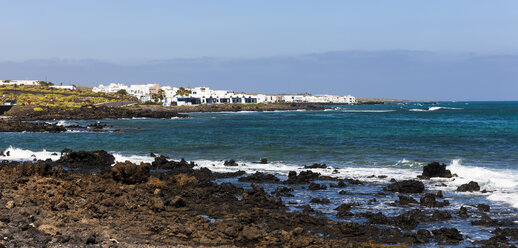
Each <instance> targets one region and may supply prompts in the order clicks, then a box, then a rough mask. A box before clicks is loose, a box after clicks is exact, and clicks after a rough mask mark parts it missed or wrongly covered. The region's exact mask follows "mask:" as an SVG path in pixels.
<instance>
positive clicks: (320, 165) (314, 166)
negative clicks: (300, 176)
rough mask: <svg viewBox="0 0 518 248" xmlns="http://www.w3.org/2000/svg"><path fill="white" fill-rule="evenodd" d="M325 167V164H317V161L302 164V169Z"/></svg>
mask: <svg viewBox="0 0 518 248" xmlns="http://www.w3.org/2000/svg"><path fill="white" fill-rule="evenodd" d="M326 168H327V165H326V164H317V163H315V164H312V165H305V166H304V169H326Z"/></svg>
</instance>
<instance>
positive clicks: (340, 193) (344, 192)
mask: <svg viewBox="0 0 518 248" xmlns="http://www.w3.org/2000/svg"><path fill="white" fill-rule="evenodd" d="M338 194H339V195H347V191H345V190H340V191H338Z"/></svg>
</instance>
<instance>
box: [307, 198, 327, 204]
mask: <svg viewBox="0 0 518 248" xmlns="http://www.w3.org/2000/svg"><path fill="white" fill-rule="evenodd" d="M309 202H311V203H315V204H329V203H331V201H329V199H327V198H313V199H311V201H309Z"/></svg>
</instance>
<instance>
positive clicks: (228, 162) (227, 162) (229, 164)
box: [223, 159, 239, 166]
mask: <svg viewBox="0 0 518 248" xmlns="http://www.w3.org/2000/svg"><path fill="white" fill-rule="evenodd" d="M223 165H225V166H238V165H239V164H237V163H236V161H235V160H233V159H231V160H225V162H223Z"/></svg>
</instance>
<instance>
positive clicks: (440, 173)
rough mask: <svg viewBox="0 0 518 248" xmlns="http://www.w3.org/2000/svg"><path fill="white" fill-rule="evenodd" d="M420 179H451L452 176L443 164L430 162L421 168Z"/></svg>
mask: <svg viewBox="0 0 518 248" xmlns="http://www.w3.org/2000/svg"><path fill="white" fill-rule="evenodd" d="M419 177H420V178H423V179H428V178H432V177H446V178H451V177H453V175H452V174H451V171H450V170H447V169H446V165H445V164H440V163H438V162H432V163H430V164H428V165H426V166H425V167H423V173H422V174H421V176H419Z"/></svg>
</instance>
